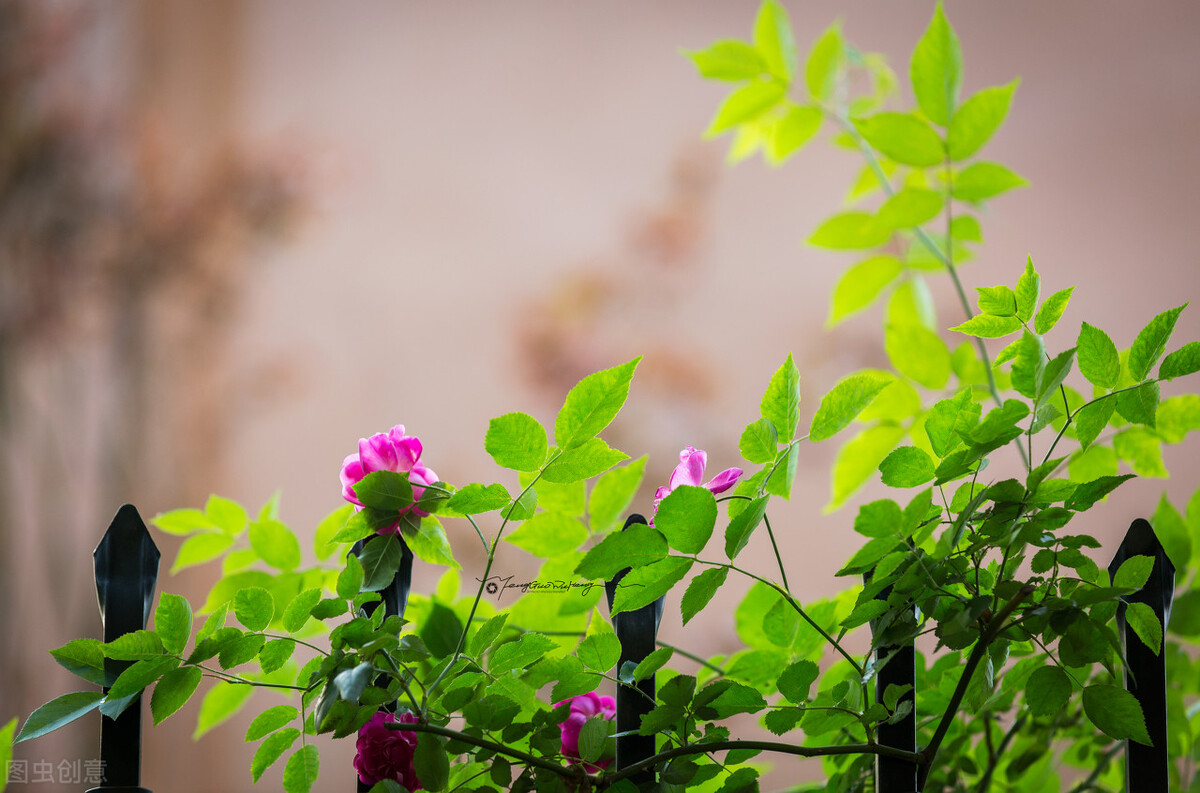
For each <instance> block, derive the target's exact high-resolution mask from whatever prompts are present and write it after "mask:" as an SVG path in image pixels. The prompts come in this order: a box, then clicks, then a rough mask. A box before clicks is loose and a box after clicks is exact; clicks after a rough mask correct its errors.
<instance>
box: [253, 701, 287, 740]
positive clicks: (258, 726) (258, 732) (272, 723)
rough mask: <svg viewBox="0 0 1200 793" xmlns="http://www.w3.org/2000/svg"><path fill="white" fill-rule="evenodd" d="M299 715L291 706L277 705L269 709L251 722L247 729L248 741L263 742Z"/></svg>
mask: <svg viewBox="0 0 1200 793" xmlns="http://www.w3.org/2000/svg"><path fill="white" fill-rule="evenodd" d="M299 713H300V711H298V710H296V708H294V707H293V706H291V705H276V706H274V707H271V708H267V709H266V710H264V711H263V712H262V713H260V714H258V715H257V716H255V717H254V721H252V722H250V726H249V727H247V728H246V741H247V742H249V741H258V740H262V739H263V738H265V737H267V736H268V735H270V734H271V733H273V732H275V731H276V730H278V729H279V728H281V727H285V726H287V724H288V722H290V721H292V720H293V719H295V718H296V716H297V715H299Z"/></svg>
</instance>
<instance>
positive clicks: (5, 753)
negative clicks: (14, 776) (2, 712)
mask: <svg viewBox="0 0 1200 793" xmlns="http://www.w3.org/2000/svg"><path fill="white" fill-rule="evenodd" d="M16 731H17V718H16V717H15V716H14V717H13V718H12V719H10V720H9V722H8V724H5V725H4V726H3V727H0V768H2V769H4V771H5V773H4V775H3V776H0V793H4V788H5V787H7V786H8V777H9V774H8V771H9V769H10V765H9V764H10V763H11V762H12V754H13V735H14V734H15V733H16Z"/></svg>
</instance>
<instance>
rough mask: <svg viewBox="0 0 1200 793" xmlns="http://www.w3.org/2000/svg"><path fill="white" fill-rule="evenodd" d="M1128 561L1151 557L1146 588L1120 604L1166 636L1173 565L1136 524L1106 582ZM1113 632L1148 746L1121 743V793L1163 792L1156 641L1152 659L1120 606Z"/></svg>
mask: <svg viewBox="0 0 1200 793" xmlns="http://www.w3.org/2000/svg"><path fill="white" fill-rule="evenodd" d="M1133 556H1151V557H1153V558H1154V568H1153V570H1152V571H1151V573H1150V578H1149V580H1148V581H1146V585H1145V586H1144V587H1142V588H1141V589H1140V590H1138V591H1137V592H1135V593H1133V594H1132V595H1128V596H1127V597H1126V598H1125V602H1126V603H1145V604H1146V605H1148V606H1150V608H1151V609H1153V610H1154V614H1155V615H1156V616H1157V617H1158V621H1159V623H1160V624H1161V625H1162V627H1163V633H1164V634H1165V633H1166V628H1167V621H1168V620H1169V619H1170V618H1171V599H1172V597H1173V596H1174V594H1175V565H1173V564H1171V560H1170V559H1169V558H1168V557H1167V553H1166V551H1165V550H1163V547H1162V544H1161V543H1160V542H1159V541H1158V537H1157V536H1156V535H1155V534H1154V529H1153V528H1151V526H1150V524H1149V523H1147V522H1146V521H1144V520H1142V519H1141V518H1138V519H1137V520H1135V521H1134V522H1133V523H1132V524H1131V525H1130V527H1129V531H1128V532H1127V533H1126V534H1125V539H1124V540H1123V541H1122V542H1121V546H1120V547H1119V548H1117V553H1116V555H1114V556H1113V560H1112V562H1111V563H1110V564H1109V565H1108V574H1109V577H1110V579H1111V578H1113V577H1115V576H1116V574H1117V570H1119V569H1120V567H1121V565H1122V564H1124V562H1125V561H1126V560H1127V559H1129V558H1130V557H1133ZM1117 630H1118V631H1119V633H1120V634H1121V644H1122V645H1123V646H1124V648H1125V660H1126V662H1127V664H1128V666H1127V667H1126V669H1125V688H1126V689H1128V691H1129V692H1130V693H1131V694H1133V695H1134V696H1135V697H1137V700H1138V702H1139V703H1140V704H1141V706H1142V713H1144V714H1145V716H1146V731H1147V732H1148V733H1149V734H1150V740H1151V742H1152V743H1153V744H1154V745H1153V746H1143V745H1142V744H1140V743H1138V742H1136V741H1126V742H1125V790H1126V791H1127V792H1128V793H1160V791H1166V790H1167V789H1168V784H1169V781H1170V774H1169V762H1170V761H1169V760H1168V758H1167V665H1166V658H1165V656H1164V655H1163V654H1162V641H1163V639H1165V636H1162V637H1159V652H1158V653H1157V654H1155V653H1154V652H1153V651H1152V650H1151V649H1150V648H1149V647H1147V646H1146V645H1145V643H1144V642H1143V641H1142V640H1141V639H1140V638H1138V636H1137V634H1136V633H1134V632H1133V629H1132V628H1131V627H1130V626H1129V624H1128V623H1127V622H1126V621H1125V604H1124V603H1122V604H1121V605H1120V606H1119V607H1118V609H1117Z"/></svg>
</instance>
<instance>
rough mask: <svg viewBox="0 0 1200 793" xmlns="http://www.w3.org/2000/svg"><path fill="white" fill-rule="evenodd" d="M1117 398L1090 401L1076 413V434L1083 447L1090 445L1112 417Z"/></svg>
mask: <svg viewBox="0 0 1200 793" xmlns="http://www.w3.org/2000/svg"><path fill="white" fill-rule="evenodd" d="M1116 406H1117V400H1116V399H1115V398H1113V397H1109V398H1108V399H1100V400H1097V401H1095V402H1090V403H1088V404H1086V405H1084V406H1083V407H1082V408H1080V409H1079V412H1077V413H1076V414H1075V435H1076V437H1078V438H1079V443H1080V445H1081V446H1082V447H1083V448H1085V449H1086V448H1087V447H1088V446H1090V445H1091V444H1092V443H1093V442H1094V441H1095V440H1096V438H1097V437H1099V435H1100V433H1101V432H1103V431H1104V428H1105V427H1107V426H1108V420H1109V419H1110V418H1112V414H1113V410H1114V409H1116Z"/></svg>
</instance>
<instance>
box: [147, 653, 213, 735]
mask: <svg viewBox="0 0 1200 793" xmlns="http://www.w3.org/2000/svg"><path fill="white" fill-rule="evenodd" d="M202 675H203V673H202V672H201V671H200V667H198V666H185V667H182V668H180V669H173V670H171V671H170V672H167V673H166V674H165V675H163V676H162V679H161V680H159V681H158V683H157V684H156V685H155V686H154V694H153V695H152V696H151V697H150V712H151V713H152V714H153V715H154V723H155V724H156V725H158V724H161V723H162V722H163V720H164V719H166V718H167V717H168V716H170V715H171V714H172V713H174V712H175V711H177V710H179V709H180V708H182V707H183V706H184V705H185V704H186V703H187V701H188V700H189V699H190V698H191V696H192V694H194V693H195V691H196V688H197V687H198V686H199V685H200V678H201V677H202Z"/></svg>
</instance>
